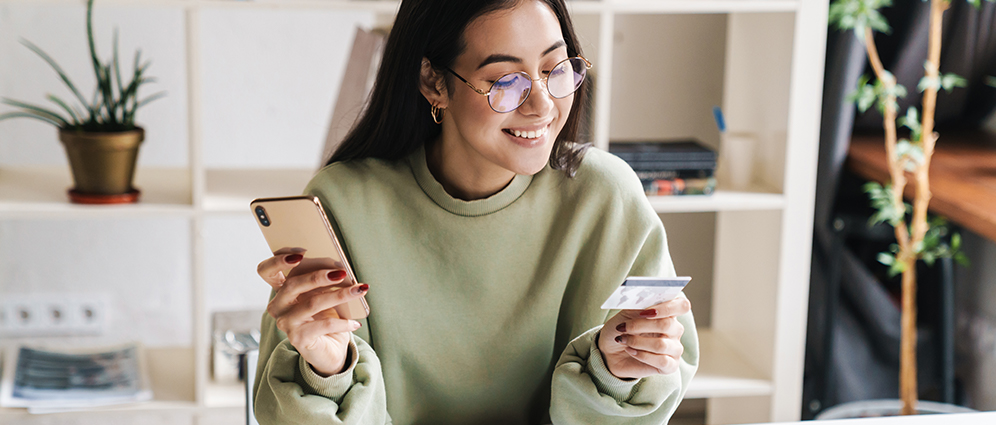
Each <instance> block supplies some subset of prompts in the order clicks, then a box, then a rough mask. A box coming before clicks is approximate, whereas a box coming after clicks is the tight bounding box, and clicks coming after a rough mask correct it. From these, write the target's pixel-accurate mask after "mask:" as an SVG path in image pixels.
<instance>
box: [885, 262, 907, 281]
mask: <svg viewBox="0 0 996 425" xmlns="http://www.w3.org/2000/svg"><path fill="white" fill-rule="evenodd" d="M904 271H906V263H904V262H902V261H896V262H894V263H892V265H890V266H889V277H896V275H898V274H900V273H902V272H904Z"/></svg>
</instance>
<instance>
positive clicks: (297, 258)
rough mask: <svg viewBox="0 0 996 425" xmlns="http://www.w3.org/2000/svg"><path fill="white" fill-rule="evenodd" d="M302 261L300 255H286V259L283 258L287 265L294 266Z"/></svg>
mask: <svg viewBox="0 0 996 425" xmlns="http://www.w3.org/2000/svg"><path fill="white" fill-rule="evenodd" d="M303 259H304V256H303V255H301V254H291V255H288V256H287V258H284V261H286V262H287V264H295V263H297V262H300V261H301V260H303Z"/></svg>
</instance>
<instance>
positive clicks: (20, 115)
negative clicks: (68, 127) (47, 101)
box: [0, 112, 59, 127]
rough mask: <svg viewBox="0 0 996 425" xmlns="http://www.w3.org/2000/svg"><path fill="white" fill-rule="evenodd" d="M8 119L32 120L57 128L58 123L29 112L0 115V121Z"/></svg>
mask: <svg viewBox="0 0 996 425" xmlns="http://www.w3.org/2000/svg"><path fill="white" fill-rule="evenodd" d="M8 118H34V119H36V120H40V121H44V122H46V123H48V124H52V125H54V126H56V127H59V123H58V122H56V121H54V120H52V119H51V118H48V117H46V116H43V115H39V114H35V113H31V112H8V113H6V114H0V121H3V120H5V119H8Z"/></svg>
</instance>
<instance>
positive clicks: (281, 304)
mask: <svg viewBox="0 0 996 425" xmlns="http://www.w3.org/2000/svg"><path fill="white" fill-rule="evenodd" d="M302 259H303V256H302V255H301V253H300V252H291V253H283V254H281V253H277V254H275V255H274V256H273V257H270V258H268V259H266V260H264V261H263V262H261V263H259V266H257V268H256V271H257V273H259V275H260V277H262V278H263V280H265V281H266V283H268V284H270V286H271V287H273V289H274V291H276V295H274V296H273V299H272V300H270V303H269V304H268V305H267V306H266V311H267V313H269V314H270V316H272V317H273V318H274V319H275V320H276V323H277V329H280V330H281V331H283V332H284V333H286V334H287V339H288V340H289V341H290V343H291V345H293V346H294V348H296V349H297V351H298V353H300V354H301V357H303V358H304V360H305V361H307V362H308V364H310V365H311V367H312V368H313V369H314V370H315V372H316V373H318V374H319V375H321V376H326V377H327V376H331V375H335V374H338V373H341V372H343V371H344V370H345V369H346V366H347V364H346V357H347V353H348V348H349V340H350V333H351V332H353V331H355V330H357V329H359V328H360V322H357V321H355V320H345V319H341V318H339V315H338V314H336V311H335V310H334V309H333V308H334V307H335V306H337V305H339V304H345V303H346V302H348V301H350V300H353V299H356V298H359V297H361V296H363V294H365V293H366V292H367V289H368V286H367V285H366V284H357V285H353V286H350V287H346V288H334V287H332V286H333V285H338V284H340V283H342V281H343V280H345V279H346V272H345V271H343V270H318V271H315V272H311V273H307V274H302V275H298V276H293V277H291V278H289V279H288V278H284V276H285V275H286V273H285V272H287V271H290V270H291V269H293V268H294V267H295V266H297V265H298V264H299V263H300V262H301V260H302Z"/></svg>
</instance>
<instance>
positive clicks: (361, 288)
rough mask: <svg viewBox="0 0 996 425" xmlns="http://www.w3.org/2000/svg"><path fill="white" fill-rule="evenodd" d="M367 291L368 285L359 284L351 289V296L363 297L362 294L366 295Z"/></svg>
mask: <svg viewBox="0 0 996 425" xmlns="http://www.w3.org/2000/svg"><path fill="white" fill-rule="evenodd" d="M367 289H370V285H367V284H365V283H361V284H359V285H357V286H354V287H353V289H352V291H353V295H363V294H365V293H367Z"/></svg>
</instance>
